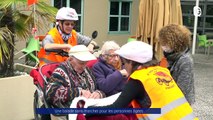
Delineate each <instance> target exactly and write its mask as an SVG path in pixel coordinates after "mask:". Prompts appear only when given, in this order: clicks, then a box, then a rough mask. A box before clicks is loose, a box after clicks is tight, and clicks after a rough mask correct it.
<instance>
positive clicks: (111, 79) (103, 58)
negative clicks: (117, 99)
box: [92, 41, 128, 96]
mask: <svg viewBox="0 0 213 120" xmlns="http://www.w3.org/2000/svg"><path fill="white" fill-rule="evenodd" d="M118 49H120V46H119V45H118V44H117V43H116V42H114V41H106V42H105V43H104V44H103V46H102V49H101V55H100V57H99V60H98V62H97V63H96V64H95V65H94V66H93V68H92V71H93V73H94V76H95V78H96V80H97V87H98V89H100V90H102V91H103V92H104V93H105V94H106V96H110V95H113V94H116V93H118V92H120V91H121V90H122V88H123V87H124V84H125V83H126V80H127V76H128V74H127V72H126V70H125V69H123V68H122V64H121V60H120V58H119V56H118V55H117V54H115V52H114V51H115V50H118Z"/></svg>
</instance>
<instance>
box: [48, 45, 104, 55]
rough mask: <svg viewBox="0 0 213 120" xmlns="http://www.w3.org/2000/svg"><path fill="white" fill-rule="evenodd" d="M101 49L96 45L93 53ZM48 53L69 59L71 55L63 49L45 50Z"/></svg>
mask: <svg viewBox="0 0 213 120" xmlns="http://www.w3.org/2000/svg"><path fill="white" fill-rule="evenodd" d="M99 48H100V47H99V46H98V45H94V47H93V51H95V50H98V49H99ZM45 51H46V52H54V53H56V55H60V56H62V57H69V53H68V52H66V51H64V50H61V49H50V50H48V49H45Z"/></svg>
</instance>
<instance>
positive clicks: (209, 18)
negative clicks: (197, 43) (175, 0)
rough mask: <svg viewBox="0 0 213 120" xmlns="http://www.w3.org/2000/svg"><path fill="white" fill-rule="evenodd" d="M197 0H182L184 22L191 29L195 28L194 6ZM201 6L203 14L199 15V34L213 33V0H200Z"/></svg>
mask: <svg viewBox="0 0 213 120" xmlns="http://www.w3.org/2000/svg"><path fill="white" fill-rule="evenodd" d="M195 3H196V2H195V1H192V0H181V8H182V13H183V24H184V25H186V26H187V27H189V28H190V29H191V30H193V28H194V18H195V17H194V15H193V7H194V6H195ZM199 7H200V8H201V10H202V14H201V16H200V17H198V22H197V32H198V33H199V34H206V33H212V34H213V1H212V0H200V1H199Z"/></svg>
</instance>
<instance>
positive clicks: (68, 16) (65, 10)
mask: <svg viewBox="0 0 213 120" xmlns="http://www.w3.org/2000/svg"><path fill="white" fill-rule="evenodd" d="M56 20H73V21H77V20H78V14H77V12H76V11H75V9H73V8H69V7H62V8H60V9H59V10H58V12H57V14H56Z"/></svg>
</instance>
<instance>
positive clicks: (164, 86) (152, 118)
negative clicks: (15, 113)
mask: <svg viewBox="0 0 213 120" xmlns="http://www.w3.org/2000/svg"><path fill="white" fill-rule="evenodd" d="M130 78H132V79H136V80H140V82H141V83H142V84H143V86H144V89H145V91H146V92H147V94H148V96H149V98H150V100H151V106H150V108H161V114H136V115H137V118H138V119H139V120H140V119H141V120H144V119H145V120H194V119H196V118H195V116H194V115H193V111H192V108H191V106H190V105H189V103H188V102H187V101H186V99H185V97H184V95H183V93H182V92H181V90H180V89H179V87H178V86H177V84H176V83H175V81H174V80H173V78H172V77H171V75H170V72H169V70H168V69H166V68H163V67H160V66H155V67H149V68H144V69H141V70H137V71H135V72H133V73H132V74H131V76H130ZM131 103H132V106H133V108H141V105H140V104H139V103H138V102H137V101H136V100H133V101H132V102H131Z"/></svg>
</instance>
